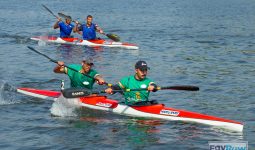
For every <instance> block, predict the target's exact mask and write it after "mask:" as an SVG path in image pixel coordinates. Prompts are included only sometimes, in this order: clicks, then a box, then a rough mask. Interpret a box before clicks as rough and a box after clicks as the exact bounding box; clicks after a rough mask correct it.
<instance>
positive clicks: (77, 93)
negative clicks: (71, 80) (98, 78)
mask: <svg viewBox="0 0 255 150" xmlns="http://www.w3.org/2000/svg"><path fill="white" fill-rule="evenodd" d="M62 94H63V96H64V97H66V98H77V97H83V96H89V95H91V94H92V92H91V90H89V89H84V88H69V89H65V90H63V91H62Z"/></svg>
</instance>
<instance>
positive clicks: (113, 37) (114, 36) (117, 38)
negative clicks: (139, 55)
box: [106, 34, 120, 42]
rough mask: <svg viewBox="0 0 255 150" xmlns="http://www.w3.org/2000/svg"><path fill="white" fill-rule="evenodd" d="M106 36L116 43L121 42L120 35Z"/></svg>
mask: <svg viewBox="0 0 255 150" xmlns="http://www.w3.org/2000/svg"><path fill="white" fill-rule="evenodd" d="M106 36H107V37H108V38H109V39H111V40H113V41H115V42H119V41H120V37H119V36H118V35H116V34H106Z"/></svg>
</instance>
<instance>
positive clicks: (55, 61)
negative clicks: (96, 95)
mask: <svg viewBox="0 0 255 150" xmlns="http://www.w3.org/2000/svg"><path fill="white" fill-rule="evenodd" d="M27 47H28V48H29V49H30V50H32V51H34V52H36V53H37V54H40V55H42V56H44V57H46V58H47V59H49V60H50V61H51V62H54V63H56V64H58V61H57V60H54V59H52V58H50V57H49V56H47V55H45V54H43V53H41V52H39V51H37V50H36V49H34V48H33V47H31V46H27ZM63 66H64V67H66V68H68V69H70V70H73V71H75V72H79V71H78V70H75V69H73V68H71V67H68V66H66V65H63ZM79 73H81V72H79ZM81 74H83V75H84V76H87V77H89V78H92V79H94V78H93V77H91V76H89V75H87V74H85V73H81ZM104 84H105V85H107V86H109V87H110V86H112V84H110V83H107V82H105V83H104Z"/></svg>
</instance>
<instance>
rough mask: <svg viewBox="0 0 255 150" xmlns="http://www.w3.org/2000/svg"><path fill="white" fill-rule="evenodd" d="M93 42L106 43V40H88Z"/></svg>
mask: <svg viewBox="0 0 255 150" xmlns="http://www.w3.org/2000/svg"><path fill="white" fill-rule="evenodd" d="M88 41H89V42H91V43H95V44H104V42H105V40H102V39H100V40H88ZM110 43H111V42H109V43H108V44H110Z"/></svg>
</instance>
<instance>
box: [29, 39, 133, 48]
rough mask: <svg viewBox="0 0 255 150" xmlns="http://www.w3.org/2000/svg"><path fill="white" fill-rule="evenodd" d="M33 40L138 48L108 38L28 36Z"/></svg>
mask: <svg viewBox="0 0 255 150" xmlns="http://www.w3.org/2000/svg"><path fill="white" fill-rule="evenodd" d="M30 39H31V40H35V41H44V42H48V43H59V44H70V45H85V46H90V47H95V46H105V47H120V48H126V49H138V46H137V45H135V44H130V43H122V42H114V41H110V40H103V39H97V40H82V39H79V38H60V37H56V36H35V37H32V38H30Z"/></svg>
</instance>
